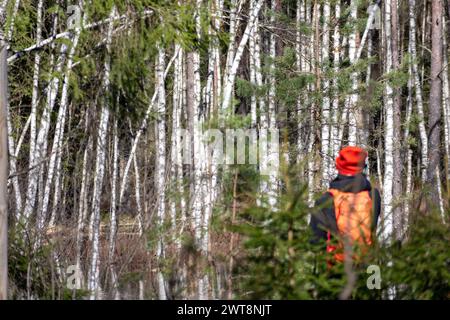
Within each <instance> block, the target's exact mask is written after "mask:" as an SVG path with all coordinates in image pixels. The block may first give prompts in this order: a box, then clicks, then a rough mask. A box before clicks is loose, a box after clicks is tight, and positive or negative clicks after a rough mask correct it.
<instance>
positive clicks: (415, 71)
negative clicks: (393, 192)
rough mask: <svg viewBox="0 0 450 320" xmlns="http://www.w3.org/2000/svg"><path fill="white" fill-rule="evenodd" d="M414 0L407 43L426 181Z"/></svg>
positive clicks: (425, 139)
mask: <svg viewBox="0 0 450 320" xmlns="http://www.w3.org/2000/svg"><path fill="white" fill-rule="evenodd" d="M415 12H416V0H409V45H410V47H411V60H412V73H413V77H414V89H415V93H416V97H415V98H416V105H417V115H418V117H419V133H420V142H421V162H422V166H421V167H422V168H421V169H422V170H421V172H422V175H421V178H422V182H425V181H426V174H427V168H428V136H427V130H426V128H425V120H424V119H425V117H424V111H423V98H422V84H421V81H420V77H419V70H418V66H417V49H416V48H417V47H416V17H415Z"/></svg>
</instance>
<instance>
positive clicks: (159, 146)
mask: <svg viewBox="0 0 450 320" xmlns="http://www.w3.org/2000/svg"><path fill="white" fill-rule="evenodd" d="M165 55H166V54H165V50H164V48H163V47H162V46H161V45H158V57H157V61H156V78H157V88H156V90H157V91H158V104H157V105H158V107H157V120H156V127H155V129H156V137H157V138H156V139H157V143H156V166H155V180H156V181H155V194H157V195H158V199H157V217H158V220H157V221H158V227H159V228H161V227H162V225H163V223H164V220H165V214H166V207H165V205H166V190H165V188H166V180H165V179H166V121H165V114H166V92H165V81H164V67H165V63H166V62H165ZM156 250H157V252H156V255H157V258H158V260H159V261H162V260H163V259H164V247H163V236H162V234H161V231H160V235H159V239H158V245H157V249H156ZM158 294H159V298H160V299H161V300H166V299H167V295H166V290H165V280H164V277H163V274H162V272H161V271H160V270H158Z"/></svg>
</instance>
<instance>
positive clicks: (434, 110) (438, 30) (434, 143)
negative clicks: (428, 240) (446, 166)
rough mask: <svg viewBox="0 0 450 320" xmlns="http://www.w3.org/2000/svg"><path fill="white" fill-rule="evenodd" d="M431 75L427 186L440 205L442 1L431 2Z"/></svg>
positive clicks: (432, 199)
mask: <svg viewBox="0 0 450 320" xmlns="http://www.w3.org/2000/svg"><path fill="white" fill-rule="evenodd" d="M431 7H432V14H431V21H432V23H431V75H430V103H429V108H428V136H429V140H428V144H429V148H428V159H429V161H430V162H429V166H428V169H427V184H428V186H429V188H430V191H431V192H430V200H431V202H430V203H434V204H436V203H439V198H438V195H439V192H438V189H437V186H438V183H440V182H438V181H437V179H436V170H439V160H440V154H441V152H440V149H441V148H440V145H441V144H440V128H441V126H440V121H441V103H442V80H441V77H440V75H441V72H442V69H443V64H442V61H443V59H442V51H443V50H442V48H443V43H442V13H443V5H442V0H432V2H431Z"/></svg>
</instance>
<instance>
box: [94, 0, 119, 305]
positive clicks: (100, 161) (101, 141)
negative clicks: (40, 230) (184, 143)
mask: <svg viewBox="0 0 450 320" xmlns="http://www.w3.org/2000/svg"><path fill="white" fill-rule="evenodd" d="M114 16H116V9H115V7H113V9H112V10H111V13H110V18H111V20H110V21H111V22H110V23H109V25H108V33H107V38H108V40H107V45H106V50H107V56H106V61H105V64H104V68H105V70H104V76H103V88H102V89H103V91H104V92H108V90H109V83H110V79H109V77H110V69H111V66H110V56H109V54H110V46H111V37H112V30H113V23H114V20H113V19H112V18H113V17H114ZM108 120H109V106H108V102H107V100H106V99H105V101H104V102H103V105H102V108H101V114H100V123H99V127H98V133H97V134H98V136H97V146H96V147H97V154H96V160H95V172H94V187H93V192H92V193H93V195H92V216H91V219H92V226H93V228H92V229H93V230H92V260H91V265H90V272H89V285H88V289H89V290H90V299H91V300H93V299H97V298H98V296H99V293H100V292H99V291H100V290H99V289H100V279H99V278H100V252H99V237H100V200H101V195H102V186H103V176H104V171H105V159H106V147H107V143H106V140H107V139H106V137H107V133H108Z"/></svg>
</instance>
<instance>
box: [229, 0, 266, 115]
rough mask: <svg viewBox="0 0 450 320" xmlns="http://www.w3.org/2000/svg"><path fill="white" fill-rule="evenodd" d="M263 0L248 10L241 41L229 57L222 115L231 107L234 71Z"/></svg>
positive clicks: (259, 0)
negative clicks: (231, 56) (250, 10)
mask: <svg viewBox="0 0 450 320" xmlns="http://www.w3.org/2000/svg"><path fill="white" fill-rule="evenodd" d="M263 3H264V1H263V0H256V2H255V5H254V7H253V11H252V12H250V15H249V18H248V23H247V26H246V28H245V31H244V34H243V36H242V38H241V41H240V42H239V46H238V48H237V50H236V53H235V54H234V56H233V58H230V59H231V61H232V63H230V65H229V66H228V70H227V77H226V82H225V84H224V91H223V102H222V109H221V111H222V115H223V116H224V115H226V113H227V112H229V111H230V110H229V108H230V107H231V100H232V93H233V86H234V81H235V79H236V73H237V69H238V67H239V63H240V62H241V58H242V54H243V53H244V48H245V46H246V44H247V41H248V38H249V36H250V34H251V30H252V29H253V27H254V24H255V21H256V18H257V16H258V14H259V11H260V10H261V7H262V5H263Z"/></svg>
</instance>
